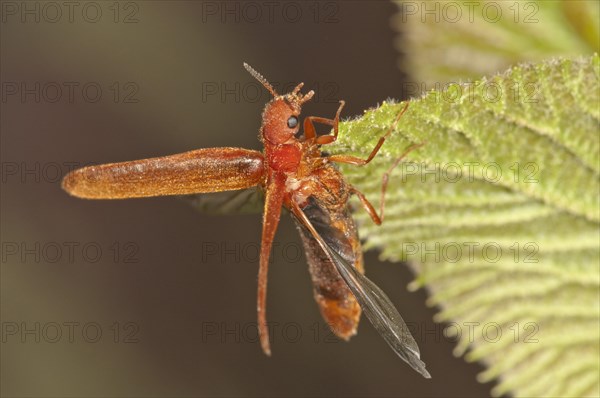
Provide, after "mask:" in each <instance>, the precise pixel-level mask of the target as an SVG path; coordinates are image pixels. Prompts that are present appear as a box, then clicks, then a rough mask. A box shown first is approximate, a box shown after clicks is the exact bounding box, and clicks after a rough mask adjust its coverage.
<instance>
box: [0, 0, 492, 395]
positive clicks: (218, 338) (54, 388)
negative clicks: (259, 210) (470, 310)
mask: <svg viewBox="0 0 600 398" xmlns="http://www.w3.org/2000/svg"><path fill="white" fill-rule="evenodd" d="M271 4H273V5H271ZM1 7H2V24H1V81H2V102H1V106H2V109H1V115H0V118H1V156H2V192H1V216H2V227H1V235H2V236H1V242H2V263H1V288H2V292H1V299H2V302H1V318H2V344H1V346H0V347H1V350H2V352H1V374H0V376H1V383H0V384H1V385H2V387H1V393H2V395H3V396H28V397H37V396H79V397H92V396H119V397H129V396H136V397H150V396H152V397H167V396H314V397H317V396H319V397H320V396H390V397H392V396H394V397H395V396H428V397H429V396H486V395H489V390H490V388H491V385H489V384H488V385H482V384H478V383H477V381H476V374H477V373H478V372H479V371H481V369H482V368H481V367H480V366H479V365H477V364H466V363H465V362H464V361H463V360H462V359H460V358H455V357H453V356H452V353H451V352H452V349H453V346H454V344H453V343H452V342H450V341H448V340H446V339H445V338H444V337H443V336H442V326H440V325H436V324H435V323H434V322H433V321H432V316H433V314H434V313H435V310H434V309H431V308H427V307H426V306H425V300H426V294H425V292H423V291H419V292H417V293H414V294H409V293H408V292H407V291H406V285H407V284H408V283H409V281H411V279H412V277H413V276H412V275H411V273H410V272H409V271H408V269H407V267H405V266H404V265H401V264H393V263H381V262H379V261H378V260H377V253H367V255H366V263H367V264H366V265H367V272H368V275H369V277H370V278H371V279H372V280H374V281H375V282H376V283H378V284H379V285H380V286H381V287H382V288H383V290H384V291H386V292H387V293H388V294H389V296H390V298H391V299H392V300H393V302H394V303H396V304H397V306H398V308H399V310H400V312H401V313H402V315H403V316H404V318H405V320H406V321H407V322H408V323H409V324H410V325H411V327H412V328H413V329H414V330H416V336H415V337H416V339H417V341H418V343H419V345H420V347H421V351H422V358H423V359H424V360H425V362H426V363H427V367H428V370H429V371H430V372H431V374H432V375H433V379H431V380H425V379H423V378H421V377H420V376H419V375H418V374H417V373H416V372H414V371H413V370H411V369H410V367H409V366H407V365H406V364H405V363H404V362H402V361H401V360H400V359H399V358H397V357H396V356H395V355H394V354H393V352H392V351H391V350H390V349H389V347H387V345H386V344H385V342H384V341H383V340H382V339H381V338H380V337H379V336H378V335H377V334H376V332H375V331H374V330H373V328H372V327H371V325H370V324H369V323H368V322H367V321H366V320H364V319H363V322H362V325H361V327H360V329H359V334H358V336H356V337H355V338H353V339H352V341H351V342H350V343H343V342H336V341H335V340H334V338H333V337H332V336H331V335H330V334H329V333H327V332H326V326H325V325H324V324H323V321H322V319H321V317H320V314H319V313H318V309H317V306H316V305H315V303H314V300H313V298H312V290H311V286H310V280H309V276H308V272H307V267H306V264H305V261H304V258H303V255H302V254H301V253H299V250H300V242H299V239H298V236H297V232H296V231H295V228H294V226H293V224H292V223H291V221H290V219H289V218H288V217H284V218H283V222H282V224H281V226H280V229H279V232H278V235H277V238H276V240H277V243H279V246H276V248H275V251H274V254H273V258H274V260H273V263H272V265H271V269H270V274H269V295H268V296H269V298H268V319H269V321H270V322H271V323H272V324H273V325H274V329H273V331H272V339H273V343H272V344H273V357H272V358H267V357H265V356H264V355H263V353H262V352H261V350H260V346H259V344H258V343H257V339H256V331H255V327H254V325H255V324H254V322H255V318H256V297H255V296H256V274H257V248H258V245H259V243H260V242H259V238H260V230H261V219H260V215H258V214H257V215H247V216H206V215H202V214H199V213H198V212H196V211H195V210H194V209H193V208H191V207H190V206H188V205H187V204H186V203H184V202H182V201H180V200H178V199H176V198H158V199H143V200H126V201H97V202H96V201H83V200H77V199H74V198H71V197H69V196H68V195H67V194H66V193H65V192H63V191H62V190H61V189H60V183H59V181H60V176H61V175H62V174H65V173H66V172H67V171H69V170H70V168H71V167H73V165H78V166H80V165H83V164H88V163H105V162H112V161H123V160H133V159H138V158H145V157H152V156H159V155H166V154H172V153H178V152H183V151H187V150H191V149H196V148H203V147H216V146H239V147H244V148H253V149H260V145H259V142H258V140H257V132H258V128H259V124H260V113H261V111H262V107H263V105H264V103H265V102H266V101H267V100H268V99H269V98H268V95H267V93H266V92H265V91H264V90H263V91H257V87H258V86H257V83H256V82H255V81H253V79H252V78H251V77H250V75H248V73H247V72H246V71H245V70H244V69H243V67H242V62H243V61H246V62H248V63H249V64H251V65H252V66H254V67H255V68H256V69H257V70H258V71H260V72H261V73H263V74H264V75H265V76H266V77H267V78H268V79H269V80H271V81H272V82H274V85H275V86H276V87H280V88H282V89H280V91H284V90H283V88H286V87H287V88H289V87H290V86H292V85H293V84H295V83H296V82H298V81H304V82H306V84H307V86H308V88H307V89H309V88H314V89H316V90H318V97H317V100H316V101H313V102H312V103H310V104H309V105H307V106H306V107H305V109H304V111H305V115H322V116H328V117H329V116H333V115H334V113H335V110H336V109H337V101H338V100H339V99H345V100H346V103H347V106H346V108H345V110H344V113H343V114H344V115H345V116H346V117H349V116H353V115H357V114H360V113H361V112H362V111H363V109H366V108H368V107H372V106H375V105H376V104H377V103H378V102H381V101H383V100H384V99H386V98H388V97H392V98H396V99H402V98H404V96H405V93H404V92H403V89H402V83H403V81H404V80H406V79H407V77H406V76H403V75H402V73H401V72H400V71H399V70H398V68H397V66H396V64H397V53H396V51H395V50H394V48H393V45H392V42H393V39H394V37H395V34H396V33H395V32H394V31H393V30H392V28H391V27H390V18H391V16H392V15H393V14H394V13H395V12H396V11H397V7H396V6H395V5H393V4H391V3H389V2H386V1H371V2H367V1H347V2H319V3H317V2H286V3H269V2H255V3H244V2H233V1H232V2H210V1H208V2H193V1H177V2H167V1H134V2H120V3H115V2H111V1H107V2H104V1H100V2H81V3H80V2H76V3H73V4H72V5H70V6H67V5H64V4H63V3H62V2H59V3H44V2H42V3H40V2H27V3H21V2H11V1H3V2H1ZM406 56H408V57H409V56H410V54H406ZM226 90H229V91H226ZM376 178H379V177H378V176H377V177H376Z"/></svg>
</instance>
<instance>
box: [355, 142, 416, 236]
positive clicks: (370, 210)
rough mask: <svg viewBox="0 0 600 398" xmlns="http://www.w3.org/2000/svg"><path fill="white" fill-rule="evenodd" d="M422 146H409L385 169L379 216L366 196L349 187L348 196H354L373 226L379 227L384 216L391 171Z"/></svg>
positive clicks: (382, 179) (382, 178)
mask: <svg viewBox="0 0 600 398" xmlns="http://www.w3.org/2000/svg"><path fill="white" fill-rule="evenodd" d="M423 145H425V143H421V144H414V145H411V146H409V147H408V148H407V149H406V151H404V153H403V154H402V155H400V157H399V158H398V159H396V160H395V161H394V163H393V164H392V165H391V166H390V168H389V169H387V171H386V172H385V173H384V174H383V176H382V177H381V196H380V198H379V214H377V211H376V210H375V207H374V206H373V204H371V202H369V200H368V199H367V198H366V196H365V195H364V194H363V193H362V192H360V191H359V190H358V189H356V188H355V187H353V186H350V194H354V195H356V197H357V198H358V200H360V204H361V205H362V207H363V208H364V209H365V211H366V212H367V213H368V214H369V216H370V217H371V220H373V222H374V223H375V224H377V225H381V223H382V222H383V214H384V213H383V212H384V210H385V193H386V191H387V186H388V183H389V180H390V174H392V171H394V169H395V168H396V167H398V165H399V164H400V162H401V161H402V159H404V158H405V157H406V156H407V155H408V154H409V153H411V152H412V151H414V150H415V149H417V148H420V147H422V146H423Z"/></svg>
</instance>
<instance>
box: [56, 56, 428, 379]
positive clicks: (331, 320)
mask: <svg viewBox="0 0 600 398" xmlns="http://www.w3.org/2000/svg"><path fill="white" fill-rule="evenodd" d="M244 67H245V68H246V70H248V72H249V73H250V74H251V75H252V76H253V77H254V78H255V79H256V80H258V81H259V82H260V83H261V84H262V85H263V86H264V87H265V88H266V89H267V90H268V91H269V92H270V93H271V95H272V96H273V98H272V99H271V100H270V101H269V102H268V103H267V104H266V106H265V108H264V111H263V113H262V124H261V127H260V134H259V138H260V139H261V141H262V143H263V146H264V152H263V153H261V152H258V151H253V150H248V149H241V148H231V147H226V148H207V149H198V150H194V151H190V152H185V153H181V154H176V155H170V156H165V157H158V158H150V159H142V160H136V161H128V162H121V163H109V164H102V165H97V166H88V167H84V168H81V169H78V170H74V171H72V172H70V173H69V174H67V175H66V176H65V177H64V179H63V181H62V187H63V189H64V190H65V191H67V192H68V193H69V194H71V195H73V196H76V197H79V198H85V199H122V198H139V197H149V196H162V195H190V194H198V193H208V192H224V191H236V190H242V189H249V188H253V187H260V188H261V189H262V190H263V191H264V211H263V228H262V237H261V249H260V260H259V270H258V294H257V312H258V329H259V335H260V343H261V346H262V349H263V351H264V353H265V354H266V355H269V356H270V355H271V348H270V343H269V334H268V327H267V320H266V294H267V271H268V265H269V254H270V251H271V248H272V243H273V239H274V236H275V232H276V230H277V226H278V224H279V221H280V214H281V208H282V207H284V208H286V209H288V210H289V211H290V213H291V214H292V216H293V218H294V220H295V222H296V224H297V226H298V229H299V231H300V236H301V238H302V242H303V245H304V248H305V252H306V257H307V261H308V264H309V271H310V274H311V279H312V283H313V288H314V289H313V290H314V296H315V299H316V301H317V303H318V305H319V308H320V311H321V314H322V316H323V317H324V319H325V320H326V321H327V323H328V324H329V325H330V327H331V329H332V331H333V333H334V334H336V335H337V336H338V337H340V338H342V339H344V340H348V339H349V338H350V337H351V336H353V335H355V334H356V330H357V327H358V323H359V320H360V315H361V312H364V313H365V315H366V316H367V318H368V319H369V320H370V321H371V322H372V323H373V325H374V327H375V328H376V329H377V330H378V332H379V333H380V334H381V335H382V336H383V338H384V339H385V340H386V341H387V343H388V344H389V345H390V346H391V347H392V349H393V350H394V351H395V352H396V353H397V354H398V355H399V356H400V357H401V358H402V359H403V360H405V361H406V362H407V363H408V364H409V365H410V366H412V367H413V368H414V369H415V370H417V371H418V372H419V373H421V375H423V376H424V377H427V378H429V377H430V375H429V373H428V372H427V370H426V369H425V364H424V363H423V361H421V360H420V353H419V348H418V346H417V343H416V342H415V340H414V339H413V337H412V335H411V334H410V331H409V330H408V327H407V326H406V324H405V323H404V321H403V319H402V317H401V316H400V314H399V313H398V311H397V310H396V309H395V307H394V305H393V304H392V302H391V301H390V299H389V298H388V297H387V296H386V295H385V293H384V292H383V291H382V290H381V289H379V288H378V287H377V286H376V285H375V284H374V283H373V282H372V281H370V280H369V279H368V278H366V277H365V276H364V265H363V256H362V250H361V245H360V240H359V238H358V233H357V229H356V226H355V224H354V221H353V219H352V216H351V214H350V209H349V206H348V200H349V198H350V196H351V195H356V196H357V197H358V199H359V201H360V203H361V205H362V207H363V208H364V209H365V210H366V211H367V212H368V214H369V216H370V217H371V219H372V220H373V222H375V223H376V224H378V225H379V224H381V222H382V219H383V210H384V203H385V202H384V195H385V189H386V186H387V181H388V176H389V173H390V172H391V170H392V169H393V168H394V167H395V166H396V165H397V164H399V162H400V161H401V160H402V158H403V157H404V156H406V154H408V153H409V152H410V151H412V150H414V149H416V148H418V147H419V146H421V145H422V144H418V145H413V146H411V147H409V148H408V149H407V150H406V152H405V153H404V154H403V155H402V156H401V157H400V158H399V159H397V160H396V161H395V162H394V164H393V165H392V167H391V168H390V169H389V170H388V171H387V172H386V173H385V174H384V176H383V183H382V188H381V203H380V209H379V214H378V212H377V211H376V210H375V208H374V206H373V205H372V204H371V203H370V202H369V201H368V200H367V198H366V197H365V196H364V195H363V194H362V193H361V192H360V191H359V190H358V189H356V188H355V187H353V186H352V185H350V184H349V183H348V182H347V181H346V180H345V179H344V177H343V175H342V174H341V172H340V171H339V170H338V168H337V167H336V166H335V163H347V164H353V165H359V166H360V165H365V164H367V163H369V162H370V161H371V160H372V159H373V158H374V157H375V156H376V155H377V152H378V151H379V149H380V148H381V146H382V145H383V143H384V142H385V139H386V138H387V137H388V136H389V134H391V133H392V131H393V129H394V127H395V124H396V123H397V122H398V120H399V119H400V117H401V116H402V114H403V113H404V112H405V111H406V109H407V106H408V104H407V106H406V107H404V109H403V110H402V111H401V112H400V113H399V114H398V116H397V118H396V120H395V123H394V125H393V126H392V127H391V128H390V129H389V130H388V131H387V133H386V134H385V135H383V136H382V137H381V138H380V139H379V141H378V142H377V144H376V145H375V147H374V148H373V150H372V151H371V153H370V154H369V156H368V157H367V158H366V159H362V158H358V157H355V156H349V155H327V156H326V155H324V154H323V153H322V152H321V146H322V145H327V144H331V143H333V142H335V141H336V139H337V137H338V127H339V119H340V114H341V112H342V109H343V108H344V105H345V102H344V101H340V105H339V107H338V109H337V112H336V114H335V117H334V118H333V119H328V118H323V117H315V116H308V117H306V118H305V119H304V121H303V131H302V134H300V121H299V120H300V119H299V118H300V114H301V110H302V106H303V104H304V103H306V102H307V101H309V100H310V99H311V98H312V97H313V95H314V91H312V90H311V91H309V92H308V93H306V94H301V93H300V90H301V89H302V87H303V83H300V84H298V85H297V86H296V87H295V88H294V89H293V90H292V91H291V92H289V93H287V94H283V95H280V94H278V93H277V92H276V91H275V89H274V88H273V86H272V85H271V84H270V83H269V82H268V81H267V79H265V78H264V77H263V76H262V75H261V74H260V73H258V72H257V71H256V70H254V69H253V68H252V67H250V66H249V65H248V64H246V63H244ZM316 124H321V125H327V126H330V127H331V128H332V130H333V134H327V135H318V134H317V132H316V128H315V125H316Z"/></svg>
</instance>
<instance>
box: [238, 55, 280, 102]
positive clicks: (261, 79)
mask: <svg viewBox="0 0 600 398" xmlns="http://www.w3.org/2000/svg"><path fill="white" fill-rule="evenodd" d="M244 68H246V70H247V71H248V72H249V73H250V74H251V75H252V77H254V78H255V79H256V80H258V81H259V82H261V84H262V85H263V86H265V88H266V89H267V90H269V92H270V93H271V95H273V97H278V96H279V94H277V91H275V89H274V88H273V86H271V83H269V82H268V81H267V79H265V77H264V76H263V75H261V74H260V73H258V72H257V71H256V70H254V68H253V67H251V66H250V65H248V64H247V63H245V62H244Z"/></svg>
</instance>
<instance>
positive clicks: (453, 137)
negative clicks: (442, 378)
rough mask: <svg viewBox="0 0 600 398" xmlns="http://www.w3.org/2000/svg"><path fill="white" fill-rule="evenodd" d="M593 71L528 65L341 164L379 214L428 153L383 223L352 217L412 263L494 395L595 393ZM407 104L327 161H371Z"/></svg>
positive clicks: (385, 250) (417, 113) (599, 330)
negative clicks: (386, 179)
mask: <svg viewBox="0 0 600 398" xmlns="http://www.w3.org/2000/svg"><path fill="white" fill-rule="evenodd" d="M599 64H600V62H599V58H598V56H597V55H594V56H590V57H585V58H577V59H556V60H551V61H545V62H541V63H537V64H522V65H519V66H517V67H513V68H511V69H509V70H508V71H506V72H504V73H502V74H500V75H497V76H494V77H491V78H486V79H482V80H480V81H477V82H474V83H472V84H462V85H454V86H451V87H449V88H448V90H446V91H443V92H436V91H432V92H429V93H427V94H425V95H424V96H423V97H422V98H420V99H417V100H414V101H411V102H410V105H409V108H408V110H407V112H406V113H405V114H404V116H403V117H402V118H401V119H400V120H399V122H398V123H397V125H396V126H395V128H394V129H393V131H392V133H391V135H390V136H389V138H388V140H387V141H386V142H385V144H384V145H383V147H382V148H381V151H380V153H379V154H378V156H376V157H375V159H374V160H373V161H372V162H371V163H370V164H368V165H366V166H364V167H356V166H350V165H344V166H343V167H342V169H343V172H344V175H345V176H346V177H347V178H348V179H349V181H350V182H351V183H352V184H353V185H354V186H356V187H357V188H358V189H360V190H361V191H363V192H364V193H365V194H366V195H367V197H368V198H369V200H371V201H372V203H375V204H377V203H378V201H379V196H380V187H381V181H380V177H381V176H382V175H383V173H384V172H385V171H386V170H387V169H388V168H389V167H390V165H391V164H393V162H394V160H395V159H397V158H398V157H399V156H400V155H401V154H402V153H403V152H404V150H405V149H406V148H407V147H408V146H409V145H411V144H415V143H425V145H424V146H423V147H421V148H418V149H416V150H414V151H413V152H411V153H410V154H409V155H408V156H407V158H405V159H404V160H403V161H402V162H401V163H400V165H399V166H398V167H397V168H396V169H395V170H394V171H393V173H392V174H391V176H390V183H389V187H388V191H387V196H386V212H385V217H386V218H385V221H384V223H383V225H382V226H379V227H378V226H375V225H373V224H372V223H371V222H370V219H369V217H368V216H367V215H366V213H365V212H362V211H357V212H356V217H357V220H358V221H359V225H360V232H361V236H362V237H363V238H366V247H378V248H380V249H381V250H382V257H383V258H385V259H389V260H395V261H400V260H403V261H408V262H409V263H410V264H412V266H413V268H414V270H415V272H416V275H417V277H416V280H415V281H414V282H413V283H412V284H411V288H412V289H417V288H420V287H427V289H428V290H429V291H430V293H431V298H430V300H429V304H431V305H438V306H439V307H440V308H441V312H440V313H439V315H438V317H437V320H438V321H445V322H453V323H451V324H450V325H451V326H452V325H454V327H449V329H448V331H449V332H452V331H454V332H456V331H460V332H461V336H460V338H459V342H458V345H457V348H456V354H457V355H461V354H463V353H465V352H466V350H468V354H466V359H467V360H469V361H475V360H480V361H483V362H484V363H486V364H487V365H488V369H487V370H486V371H485V372H484V373H483V374H481V380H491V379H495V378H499V379H500V383H499V384H498V386H497V387H496V388H495V389H494V391H493V393H494V394H495V395H502V394H505V393H509V392H510V393H512V394H514V395H516V396H597V395H598V394H600V384H599V378H598V374H599V373H600V360H599V353H600V346H599V341H600V327H599V325H600V303H599V294H600V269H599V264H600V232H599V231H600V228H599V227H600V198H599V192H600V98H599V93H600V84H599V78H600V69H599ZM494 93H495V94H494ZM403 107H404V105H403V104H401V103H394V102H392V101H387V102H385V103H383V104H382V105H381V106H379V107H378V108H376V109H371V110H368V111H366V112H365V113H364V115H363V116H362V117H359V118H357V119H354V120H349V121H345V122H343V123H341V124H340V136H339V140H338V141H337V142H336V143H335V144H334V145H331V146H328V148H327V150H328V151H331V152H332V153H344V154H353V155H356V156H360V157H363V158H364V157H366V156H367V155H368V153H369V152H370V149H371V148H373V147H374V146H375V144H376V142H377V140H378V138H379V137H380V136H381V135H382V134H385V133H386V132H387V131H388V130H389V129H390V128H391V127H392V125H393V124H394V121H395V119H396V118H397V115H398V114H399V112H400V111H401V110H402V109H403ZM472 322H475V323H476V324H471V323H472ZM469 325H476V326H474V329H473V338H471V336H470V335H469V333H468V332H469V327H470V326H469ZM457 326H458V327H457ZM497 331H501V336H500V337H499V338H498V339H497V341H496V333H497ZM432 373H434V372H432ZM434 377H435V375H434Z"/></svg>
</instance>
